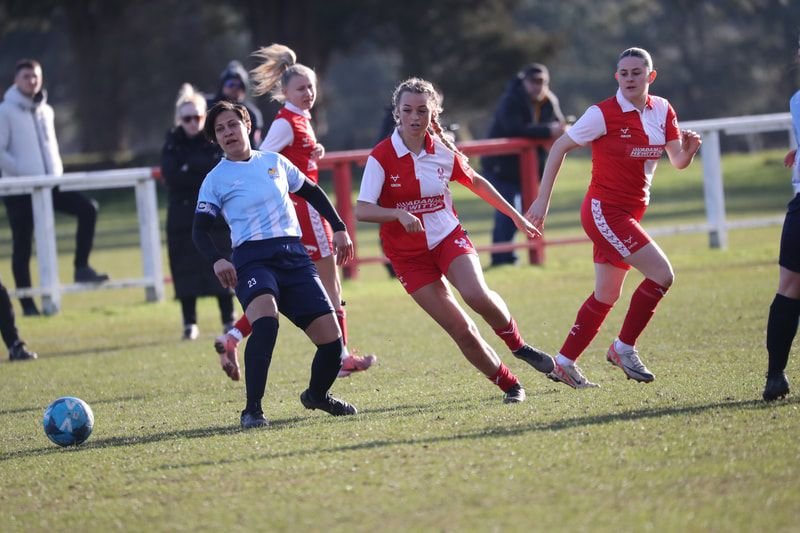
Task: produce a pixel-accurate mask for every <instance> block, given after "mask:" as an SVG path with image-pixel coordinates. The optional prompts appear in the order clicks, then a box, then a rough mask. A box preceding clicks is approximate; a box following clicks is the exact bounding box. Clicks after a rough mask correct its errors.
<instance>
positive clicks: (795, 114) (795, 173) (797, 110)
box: [789, 91, 800, 194]
mask: <svg viewBox="0 0 800 533" xmlns="http://www.w3.org/2000/svg"><path fill="white" fill-rule="evenodd" d="M789 111H790V112H791V113H792V125H793V126H794V138H795V140H796V141H797V142H798V143H800V91H797V92H796V93H794V96H792V99H791V100H789ZM792 186H793V187H794V193H795V194H800V158H798V157H795V158H794V167H792Z"/></svg>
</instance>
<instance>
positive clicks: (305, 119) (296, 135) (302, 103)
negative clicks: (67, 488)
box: [214, 44, 377, 377]
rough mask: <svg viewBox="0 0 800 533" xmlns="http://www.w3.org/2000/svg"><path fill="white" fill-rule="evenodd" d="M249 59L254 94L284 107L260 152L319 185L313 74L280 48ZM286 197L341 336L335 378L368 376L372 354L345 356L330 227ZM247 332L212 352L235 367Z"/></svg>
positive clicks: (232, 335) (242, 325) (232, 334)
mask: <svg viewBox="0 0 800 533" xmlns="http://www.w3.org/2000/svg"><path fill="white" fill-rule="evenodd" d="M253 56H255V57H257V58H258V59H260V60H261V63H260V64H259V65H258V66H257V67H255V68H254V69H253V70H251V71H250V80H251V83H252V85H253V94H254V95H255V96H261V95H264V94H269V95H270V96H271V97H272V99H273V100H276V101H278V102H282V103H283V104H284V106H283V108H281V110H280V111H278V114H277V115H276V117H275V120H273V122H272V125H271V126H270V128H269V131H268V132H267V137H266V139H264V142H262V143H261V146H260V150H262V151H268V152H277V153H280V154H281V155H283V156H285V157H286V158H287V159H288V160H289V161H291V162H292V163H293V164H294V165H295V166H297V167H298V168H299V169H300V170H301V171H302V172H303V173H304V174H305V175H306V176H308V178H309V179H310V180H311V181H312V182H314V183H319V172H318V168H317V161H318V160H319V159H321V158H322V157H323V156H324V155H325V147H324V146H322V144H320V143H319V142H317V137H316V135H315V134H314V129H313V128H312V126H311V113H310V110H311V108H312V107H314V103H315V101H316V97H317V76H316V74H315V73H314V71H313V70H312V69H310V68H309V67H307V66H305V65H302V64H300V63H298V62H297V56H296V55H295V53H294V51H293V50H292V49H291V48H289V47H288V46H284V45H282V44H273V45H270V46H265V47H262V48H259V49H258V50H256V51H255V52H253ZM290 197H291V199H292V203H293V204H294V208H295V211H296V212H297V218H298V219H299V221H300V227H301V229H302V237H301V242H302V243H303V245H304V246H305V248H306V251H307V252H308V255H309V256H311V260H312V261H314V264H315V265H316V267H317V270H318V271H319V276H320V279H321V280H322V284H323V285H324V286H325V291H326V292H327V294H328V296H329V297H330V299H331V304H332V305H333V308H334V311H335V312H336V317H337V319H338V321H339V327H340V329H341V330H342V340H343V342H344V352H343V353H342V369H341V370H340V372H339V377H346V376H349V375H350V374H352V373H353V372H358V371H363V370H366V369H368V368H369V367H370V366H372V364H373V363H374V362H375V361H376V360H377V358H376V357H375V356H374V355H372V354H369V355H365V356H360V355H356V354H355V353H351V352H350V351H349V350H348V347H347V340H348V338H347V314H346V312H345V308H344V302H343V301H342V284H341V281H340V279H339V269H338V267H337V266H336V262H335V260H334V253H333V231H332V230H331V225H330V224H329V223H328V221H327V220H325V219H324V218H323V217H321V216H320V214H319V213H318V212H317V211H316V210H315V209H314V208H313V207H311V206H310V205H309V204H308V202H306V201H305V200H304V199H303V198H301V197H299V196H297V195H295V194H291V195H290ZM249 332H250V323H249V322H248V320H247V316H246V315H245V316H242V318H240V319H239V321H238V322H237V323H236V327H235V328H233V329H232V330H230V331H229V332H228V333H226V334H224V335H222V336H221V337H218V338H217V339H216V341H215V343H214V347H215V349H216V350H217V353H219V354H220V355H222V354H226V355H227V358H228V366H229V368H235V367H236V365H237V363H236V360H237V356H236V349H237V344H238V342H239V341H240V340H241V339H242V338H243V337H246V336H247V335H248V334H249Z"/></svg>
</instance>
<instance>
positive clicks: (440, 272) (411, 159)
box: [356, 78, 554, 403]
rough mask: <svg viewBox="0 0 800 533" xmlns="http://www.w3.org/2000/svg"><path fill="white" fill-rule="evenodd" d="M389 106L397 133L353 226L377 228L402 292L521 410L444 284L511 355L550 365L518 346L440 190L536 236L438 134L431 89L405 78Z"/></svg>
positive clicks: (375, 154) (512, 380)
mask: <svg viewBox="0 0 800 533" xmlns="http://www.w3.org/2000/svg"><path fill="white" fill-rule="evenodd" d="M392 102H393V104H394V116H395V120H396V122H397V128H396V129H395V131H394V133H393V134H392V135H391V137H389V138H387V139H385V140H383V141H381V142H380V143H379V144H378V145H377V146H376V147H375V148H374V149H373V150H372V153H371V154H370V157H369V160H368V161H367V164H366V167H365V169H364V177H363V179H362V182H361V191H360V194H359V196H358V205H357V207H356V217H357V218H358V219H359V220H362V221H367V222H378V223H380V224H381V229H380V233H381V241H382V242H383V247H384V251H385V253H386V256H387V257H388V258H389V260H390V261H391V263H392V267H394V270H395V272H396V273H397V278H398V279H399V280H400V282H401V283H402V284H403V287H404V288H405V290H406V292H408V293H409V294H410V295H411V297H412V298H413V299H414V301H416V302H417V304H419V306H420V307H422V308H423V309H424V310H425V311H426V312H427V313H428V314H429V315H430V316H431V317H432V318H433V319H434V320H435V321H436V322H437V323H438V324H439V325H440V326H442V328H443V329H444V330H445V331H446V332H447V333H448V334H449V335H450V336H451V337H452V338H453V340H454V341H455V342H456V344H457V345H458V347H459V348H460V349H461V352H462V353H463V354H464V356H465V357H466V358H467V360H468V361H469V362H470V363H472V365H473V366H475V368H477V369H478V370H480V371H481V372H482V373H483V374H484V375H485V376H486V377H487V378H489V379H490V380H491V381H492V382H493V383H495V384H496V385H497V386H498V387H499V388H500V389H501V390H502V391H503V392H504V393H505V395H504V401H505V402H506V403H518V402H522V401H524V400H525V389H524V388H523V387H522V385H521V384H520V383H519V380H518V379H517V377H516V376H515V375H514V374H512V373H511V371H510V370H509V369H508V367H506V366H505V365H504V364H503V362H502V361H501V360H500V358H499V357H498V356H497V354H496V353H495V352H494V350H493V349H492V348H491V347H490V346H489V344H488V343H487V342H486V341H485V340H484V339H483V338H482V337H481V335H480V333H479V332H478V329H477V327H476V326H475V323H474V322H473V321H472V319H471V318H470V317H469V316H468V315H467V313H466V312H465V311H464V310H463V309H462V308H461V306H460V305H459V304H458V302H457V301H456V299H455V297H454V296H453V293H452V292H451V290H450V287H449V285H448V283H447V281H449V282H450V283H451V284H452V285H453V286H454V287H455V288H456V289H457V290H458V292H459V293H460V294H461V296H462V297H463V299H464V301H465V302H466V303H467V305H469V306H470V307H471V308H472V309H473V310H474V311H475V312H477V313H478V314H480V315H481V316H482V317H483V319H484V320H486V322H487V323H488V324H489V325H490V326H491V327H492V328H493V329H494V331H495V332H496V333H497V335H498V336H499V337H500V338H501V339H503V341H504V342H505V343H506V345H507V346H508V348H509V349H510V350H511V351H512V352H513V353H514V355H515V356H517V357H518V358H520V359H523V360H524V361H526V362H527V363H529V364H530V365H532V366H533V367H534V368H536V369H537V370H539V371H540V372H543V373H549V372H551V371H552V369H553V366H554V365H553V359H552V358H551V357H550V356H549V355H547V354H545V353H543V352H540V351H539V350H536V349H535V348H532V347H531V346H529V345H527V344H526V343H525V341H524V340H523V339H522V336H521V335H520V333H519V330H518V329H517V324H516V322H515V321H514V318H513V317H512V316H511V313H510V312H509V310H508V307H507V306H506V304H505V302H504V301H503V299H502V298H501V297H500V295H498V294H497V293H496V292H494V291H492V290H491V289H489V287H487V285H486V282H485V280H484V278H483V271H482V270H481V266H480V262H479V261H478V255H477V253H476V251H475V248H474V247H473V245H472V242H471V241H470V239H469V237H468V236H467V233H466V231H464V229H463V228H462V227H461V224H460V223H459V220H458V216H457V215H456V211H455V209H454V208H453V199H452V195H451V193H450V188H449V183H450V182H451V181H457V182H459V183H461V184H462V185H464V186H465V187H466V188H468V189H469V190H471V191H472V192H474V193H475V194H476V195H477V196H478V197H480V198H482V199H483V200H485V201H486V202H487V203H488V204H490V205H491V206H492V207H494V208H496V209H498V210H500V211H501V212H502V213H504V214H505V215H507V216H508V217H509V218H511V219H512V220H513V221H514V223H515V225H516V226H517V227H518V228H519V229H520V231H522V232H524V233H526V234H527V235H528V236H530V237H534V236H536V235H538V234H539V232H538V231H537V230H536V228H534V227H533V225H532V224H530V223H529V222H528V221H527V220H525V218H524V217H523V216H522V215H521V214H520V213H518V212H517V210H516V209H514V208H513V207H512V206H511V205H509V203H508V202H506V201H505V200H504V199H503V197H502V196H501V195H500V194H499V193H498V192H497V191H496V190H495V188H494V187H493V186H492V185H491V184H490V183H489V182H488V181H486V180H485V179H484V178H483V177H482V176H480V175H478V174H476V173H475V172H473V170H472V169H471V168H470V167H469V165H468V163H467V161H466V158H464V157H463V155H462V154H461V153H459V152H458V151H457V149H456V147H455V146H454V145H453V144H452V142H451V141H450V140H449V139H447V138H446V137H445V136H444V135H443V134H442V128H441V125H440V124H439V120H438V117H439V114H440V113H441V111H442V109H441V96H440V95H439V93H438V92H437V91H436V90H435V89H434V87H433V85H431V83H429V82H427V81H424V80H421V79H418V78H411V79H408V80H406V81H404V82H403V83H401V84H400V85H399V86H398V87H397V89H395V92H394V96H393V99H392ZM445 277H446V278H447V281H445V279H444V278H445Z"/></svg>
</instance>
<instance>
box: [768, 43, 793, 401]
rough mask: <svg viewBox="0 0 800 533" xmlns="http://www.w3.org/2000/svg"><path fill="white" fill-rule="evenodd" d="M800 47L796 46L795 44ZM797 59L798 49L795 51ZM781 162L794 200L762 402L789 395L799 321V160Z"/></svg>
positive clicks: (781, 261)
mask: <svg viewBox="0 0 800 533" xmlns="http://www.w3.org/2000/svg"><path fill="white" fill-rule="evenodd" d="M798 44H800V43H798ZM798 58H799V59H800V50H798ZM789 111H791V113H792V125H793V126H794V134H795V139H800V91H797V92H796V93H794V96H792V98H791V100H789ZM784 163H785V164H786V166H787V167H791V168H792V186H793V187H794V198H793V199H792V201H791V202H789V205H788V208H787V211H786V219H785V220H784V221H783V233H782V234H781V248H780V255H779V257H778V264H779V265H780V274H779V279H778V292H777V293H776V294H775V298H774V299H773V300H772V305H770V307H769V319H768V321H767V352H768V353H769V366H768V368H767V384H766V385H765V386H764V395H763V397H764V400H765V401H768V402H771V401H773V400H776V399H778V398H783V397H784V396H786V395H787V394H789V380H788V379H786V374H784V370H785V369H786V364H787V363H788V362H789V351H790V350H791V349H792V341H794V337H795V335H796V334H797V324H798V321H800V158H799V157H797V150H796V149H795V150H791V151H790V152H789V153H788V154H786V158H785V159H784Z"/></svg>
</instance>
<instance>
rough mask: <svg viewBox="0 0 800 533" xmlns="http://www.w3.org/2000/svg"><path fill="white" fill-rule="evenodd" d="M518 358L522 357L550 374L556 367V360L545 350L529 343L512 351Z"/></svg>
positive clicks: (534, 366) (541, 370)
mask: <svg viewBox="0 0 800 533" xmlns="http://www.w3.org/2000/svg"><path fill="white" fill-rule="evenodd" d="M511 353H513V354H514V357H516V358H517V359H522V360H523V361H525V362H526V363H528V364H529V365H531V366H532V367H533V368H535V369H536V370H538V371H539V372H541V373H542V374H549V373H550V372H552V371H553V369H554V368H555V364H556V363H555V361H553V358H552V357H550V356H549V355H548V354H546V353H545V352H543V351H541V350H538V349H536V348H534V347H533V346H530V345H528V344H526V345H524V346H523V347H522V348H520V349H519V350H517V351H516V352H511Z"/></svg>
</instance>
